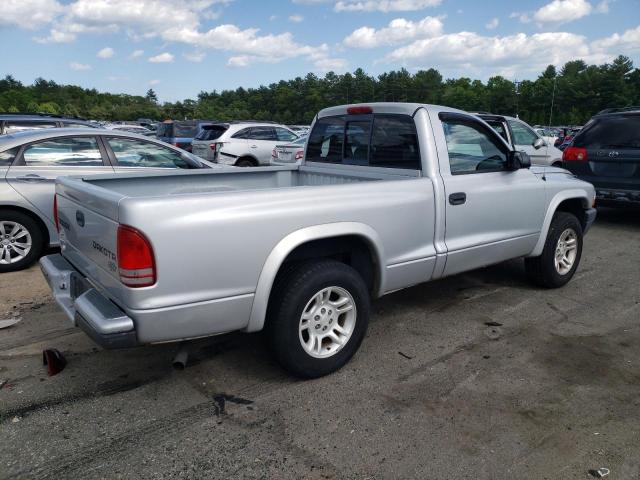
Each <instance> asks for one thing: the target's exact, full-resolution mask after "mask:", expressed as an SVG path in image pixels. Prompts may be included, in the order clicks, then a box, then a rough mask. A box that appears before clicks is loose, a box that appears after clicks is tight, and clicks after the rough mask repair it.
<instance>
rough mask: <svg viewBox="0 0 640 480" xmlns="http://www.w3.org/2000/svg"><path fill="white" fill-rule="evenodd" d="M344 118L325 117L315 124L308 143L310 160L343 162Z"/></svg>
mask: <svg viewBox="0 0 640 480" xmlns="http://www.w3.org/2000/svg"><path fill="white" fill-rule="evenodd" d="M343 142H344V118H342V117H324V118H321V119H320V120H318V121H317V122H316V123H315V125H314V126H313V130H312V131H311V135H309V141H308V143H307V160H308V161H310V162H328V163H342V145H343Z"/></svg>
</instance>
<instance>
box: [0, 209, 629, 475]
mask: <svg viewBox="0 0 640 480" xmlns="http://www.w3.org/2000/svg"><path fill="white" fill-rule="evenodd" d="M0 298H2V301H1V302H0V319H2V318H8V317H11V316H12V315H15V316H18V317H20V318H22V321H21V322H20V323H19V324H18V325H16V326H14V327H10V328H8V329H5V330H0V384H2V383H4V385H3V386H2V387H1V388H0V478H82V479H87V478H154V479H160V478H276V479H278V478H295V479H298V478H311V479H343V478H358V479H374V478H375V479H383V478H416V479H462V478H468V479H503V478H504V479H529V478H532V479H586V478H593V477H592V476H590V474H589V473H588V471H589V470H591V469H597V468H600V467H607V468H608V469H610V471H611V475H610V476H609V477H608V478H611V479H640V322H639V320H640V305H639V302H640V210H608V209H603V210H601V211H600V212H599V218H598V220H597V222H596V225H595V226H594V227H593V229H592V231H591V232H590V233H589V235H588V236H587V238H586V242H585V250H584V254H583V260H582V264H581V266H580V269H579V270H578V272H577V274H576V276H575V277H574V279H573V281H572V282H571V283H570V284H569V285H567V286H566V287H564V288H562V289H560V290H553V291H544V290H540V289H536V288H534V287H532V286H530V285H529V284H528V283H527V282H526V280H525V278H524V272H523V268H522V262H521V261H513V262H507V263H504V264H501V265H497V266H494V267H490V268H485V269H481V270H477V271H474V272H471V273H467V274H463V275H458V276H455V277H452V278H447V279H444V280H441V281H438V282H433V283H430V284H425V285H420V286H417V287H414V288H410V289H407V290H404V291H401V292H398V293H395V294H393V295H389V296H387V297H385V298H383V299H381V300H378V301H376V302H375V303H374V307H373V317H372V321H371V325H370V329H369V333H368V335H367V338H366V339H365V341H364V343H363V345H362V348H361V349H360V352H359V353H358V354H357V355H356V357H355V358H354V359H353V360H352V361H351V363H349V364H348V365H347V366H346V367H345V368H343V369H342V370H341V371H339V372H338V373H336V374H334V375H330V376H328V377H325V378H321V379H318V380H313V381H299V380H295V379H293V378H290V377H288V376H287V375H286V374H284V373H283V372H282V371H281V370H280V369H279V368H278V367H277V366H276V365H275V364H274V363H273V361H272V360H271V359H270V358H269V355H268V354H267V352H266V351H265V349H264V347H263V345H262V342H261V338H260V336H259V335H244V334H234V335H229V336H225V337H218V338H216V339H214V340H209V341H206V342H201V343H199V344H196V345H194V346H193V355H192V357H191V363H190V365H189V366H188V367H187V368H186V369H185V370H183V371H176V370H173V369H172V367H171V359H172V357H173V355H174V354H175V352H176V346H175V345H163V346H152V347H144V348H138V349H132V350H126V351H104V350H101V349H99V348H97V347H96V346H95V345H94V344H92V342H91V341H90V340H89V339H88V338H87V337H86V336H85V335H84V334H83V333H82V332H80V331H79V330H77V329H74V328H71V327H70V325H69V324H68V322H67V321H66V319H65V318H64V316H63V315H62V314H61V313H60V311H58V309H57V308H56V306H55V305H54V304H53V302H52V300H51V298H50V297H49V295H48V289H47V287H46V285H45V282H44V280H43V279H42V277H41V275H40V272H39V270H38V269H37V268H35V267H34V268H32V269H30V270H27V271H24V272H18V273H13V274H5V275H1V276H0ZM14 312H17V313H14ZM46 347H55V348H58V349H60V350H61V351H63V352H64V354H65V355H66V358H67V360H68V365H67V367H66V369H65V370H64V371H63V372H61V373H60V374H59V375H57V376H54V377H48V376H47V374H46V371H45V368H44V367H43V366H42V361H41V350H42V349H43V348H46Z"/></svg>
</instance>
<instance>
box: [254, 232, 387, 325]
mask: <svg viewBox="0 0 640 480" xmlns="http://www.w3.org/2000/svg"><path fill="white" fill-rule="evenodd" d="M346 235H355V236H358V237H361V238H362V239H363V240H365V241H366V242H367V243H368V244H369V245H370V246H371V249H372V251H373V252H374V254H375V256H376V258H375V259H374V260H375V265H376V267H377V268H378V271H377V272H376V273H377V274H378V279H379V281H378V284H377V287H378V291H377V292H376V293H377V295H380V294H381V292H383V291H384V282H385V277H384V275H385V265H384V263H383V259H384V258H385V256H384V250H383V246H382V241H381V239H380V237H379V235H378V233H377V232H376V231H375V230H374V229H373V228H371V227H370V226H369V225H366V224H364V223H357V222H339V223H330V224H323V225H314V226H312V227H306V228H302V229H300V230H296V231H295V232H292V233H290V234H289V235H287V236H286V237H284V238H283V239H282V240H280V242H278V244H277V245H276V246H275V248H274V249H273V250H272V251H271V253H270V254H269V256H268V257H267V260H266V261H265V263H264V265H263V267H262V271H261V273H260V277H259V278H258V285H257V287H256V292H255V295H254V299H253V306H252V308H251V317H250V318H249V324H248V325H247V327H246V328H245V331H247V332H257V331H259V330H262V327H263V326H264V321H265V317H266V313H267V307H268V305H269V297H270V295H271V288H272V287H273V282H274V281H275V278H276V275H277V274H278V271H279V270H280V267H281V266H282V264H283V263H284V261H285V259H286V258H287V256H288V255H289V254H290V253H291V252H293V250H295V249H296V248H297V247H299V246H300V245H303V244H305V243H307V242H310V241H313V240H322V239H327V238H333V237H342V236H346Z"/></svg>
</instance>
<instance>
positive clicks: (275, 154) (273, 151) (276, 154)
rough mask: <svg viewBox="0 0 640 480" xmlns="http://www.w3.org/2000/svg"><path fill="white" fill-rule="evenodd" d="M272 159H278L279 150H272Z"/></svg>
mask: <svg viewBox="0 0 640 480" xmlns="http://www.w3.org/2000/svg"><path fill="white" fill-rule="evenodd" d="M271 158H278V150H276V149H275V148H274V149H273V150H271Z"/></svg>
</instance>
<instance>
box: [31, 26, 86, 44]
mask: <svg viewBox="0 0 640 480" xmlns="http://www.w3.org/2000/svg"><path fill="white" fill-rule="evenodd" d="M75 39H76V34H75V33H71V32H64V31H60V30H56V29H55V28H52V29H51V30H50V32H49V35H48V36H47V37H34V40H35V41H36V42H38V43H70V42H73V41H75Z"/></svg>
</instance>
